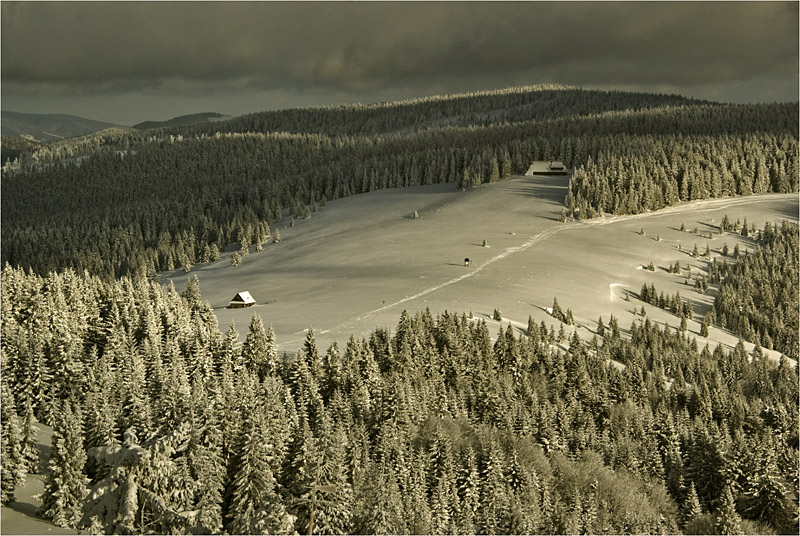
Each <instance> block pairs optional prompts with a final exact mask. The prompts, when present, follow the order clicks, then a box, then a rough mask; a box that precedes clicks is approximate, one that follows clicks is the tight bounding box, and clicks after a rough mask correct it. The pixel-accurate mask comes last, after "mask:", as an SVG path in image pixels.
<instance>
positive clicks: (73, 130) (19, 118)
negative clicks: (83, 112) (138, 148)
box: [2, 111, 119, 141]
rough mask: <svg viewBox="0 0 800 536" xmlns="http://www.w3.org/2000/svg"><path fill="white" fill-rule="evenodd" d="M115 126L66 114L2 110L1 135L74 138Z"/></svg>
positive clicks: (52, 138)
mask: <svg viewBox="0 0 800 536" xmlns="http://www.w3.org/2000/svg"><path fill="white" fill-rule="evenodd" d="M117 126H119V125H115V124H113V123H104V122H102V121H94V120H92V119H84V118H82V117H76V116H74V115H66V114H26V113H20V112H9V111H3V112H2V132H3V136H9V137H19V138H27V139H32V140H35V141H54V140H61V139H64V138H74V137H76V136H84V135H86V134H91V133H92V132H97V131H98V130H103V129H107V128H112V127H117Z"/></svg>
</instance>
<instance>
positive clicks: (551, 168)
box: [525, 160, 568, 177]
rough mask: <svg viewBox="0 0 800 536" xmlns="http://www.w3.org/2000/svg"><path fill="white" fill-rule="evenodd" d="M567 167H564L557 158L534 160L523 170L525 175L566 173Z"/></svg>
mask: <svg viewBox="0 0 800 536" xmlns="http://www.w3.org/2000/svg"><path fill="white" fill-rule="evenodd" d="M567 174H568V171H567V168H565V167H564V164H563V163H562V162H559V161H557V160H550V161H547V160H536V161H534V162H533V163H532V164H531V167H529V168H528V171H526V172H525V176H526V177H530V176H532V175H567Z"/></svg>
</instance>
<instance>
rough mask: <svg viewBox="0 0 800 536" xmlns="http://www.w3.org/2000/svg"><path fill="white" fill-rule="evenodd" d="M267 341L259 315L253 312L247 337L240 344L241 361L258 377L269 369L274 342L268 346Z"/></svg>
mask: <svg viewBox="0 0 800 536" xmlns="http://www.w3.org/2000/svg"><path fill="white" fill-rule="evenodd" d="M269 342H270V341H269V340H268V339H267V333H266V332H265V331H264V322H263V321H262V320H261V316H259V314H258V313H255V314H253V316H252V318H251V319H250V327H249V328H248V330H247V338H246V339H245V340H244V344H242V362H244V365H245V366H246V367H247V368H248V369H249V370H250V371H252V372H254V373H256V374H258V377H259V378H260V379H263V378H264V376H266V374H267V372H268V371H269V369H270V358H271V356H272V355H274V353H275V348H274V344H273V347H272V348H270V344H269ZM273 343H274V341H273Z"/></svg>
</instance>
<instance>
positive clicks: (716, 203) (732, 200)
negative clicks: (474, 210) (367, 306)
mask: <svg viewBox="0 0 800 536" xmlns="http://www.w3.org/2000/svg"><path fill="white" fill-rule="evenodd" d="M766 201H774V194H761V195H758V196H756V195H751V196H747V197H724V198H717V199H702V200H698V201H692V202H689V203H686V204H681V205H676V206H671V207H666V208H663V209H659V210H657V211H654V212H644V213H641V214H625V215H619V216H606V215H603V216H600V217H597V218H593V219H591V220H582V221H579V222H573V223H563V224H561V225H558V226H554V227H551V228H549V229H545V230H544V231H542V232H541V233H539V234H537V235H535V236H533V237H531V238H529V239H528V240H527V241H526V242H524V243H523V244H521V245H519V246H514V247H510V248H506V249H505V251H503V252H502V253H500V254H498V255H495V256H494V257H492V258H490V259H488V260H486V261H484V262H483V263H482V264H480V265H479V266H477V267H476V268H475V269H474V270H470V271H469V272H467V273H465V274H463V275H460V276H458V277H454V278H453V279H449V280H447V281H445V282H443V283H440V284H438V285H435V286H432V287H428V288H426V289H424V290H422V291H420V292H418V293H416V294H414V295H413V296H406V297H405V298H403V299H401V300H398V301H396V302H394V303H389V304H386V305H384V306H382V307H379V308H377V309H373V310H372V311H368V312H366V313H364V314H362V315H361V316H358V317H355V318H351V319H349V320H345V321H344V322H342V323H341V324H338V325H336V326H334V327H332V328H328V329H325V330H321V331H320V333H328V332H330V331H337V330H340V329H343V328H346V327H348V326H352V325H353V324H355V323H357V322H360V321H362V320H364V319H366V318H368V317H370V316H372V315H375V314H378V313H382V312H384V311H388V310H389V309H392V308H395V307H397V306H399V305H402V304H404V303H407V302H410V301H412V300H416V299H418V298H421V297H423V296H427V295H428V294H430V293H432V292H436V291H437V290H441V289H443V288H445V287H448V286H450V285H454V284H456V283H458V282H460V281H463V280H464V279H467V278H470V277H473V276H474V275H476V274H478V273H480V272H481V271H482V270H483V269H484V268H486V267H487V266H489V265H491V264H493V263H495V262H497V261H500V260H503V259H505V258H506V257H508V256H509V255H512V254H514V253H519V252H520V251H525V250H527V249H528V248H530V247H531V246H534V245H536V244H538V243H539V242H542V241H543V240H547V239H548V238H550V237H551V236H553V235H555V234H556V233H560V232H561V231H566V230H569V229H578V228H581V227H593V226H605V225H610V224H614V223H624V222H628V221H632V220H641V219H647V218H652V217H658V216H666V215H674V214H683V213H687V212H691V213H698V212H709V211H712V210H719V209H721V208H728V207H733V206H738V205H744V204H752V203H762V202H766ZM303 340H304V338H303V339H295V340H292V341H285V342H283V343H281V344H280V345H279V346H286V345H293V344H298V343H301V342H302V341H303Z"/></svg>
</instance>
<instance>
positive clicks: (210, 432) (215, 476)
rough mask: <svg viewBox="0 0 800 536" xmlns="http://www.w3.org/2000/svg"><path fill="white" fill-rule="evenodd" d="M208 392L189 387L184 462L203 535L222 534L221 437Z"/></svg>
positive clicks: (222, 480) (222, 472) (222, 477)
mask: <svg viewBox="0 0 800 536" xmlns="http://www.w3.org/2000/svg"><path fill="white" fill-rule="evenodd" d="M210 394H211V393H210V392H209V391H208V390H206V389H203V388H202V387H201V386H200V385H199V383H194V384H193V385H192V412H191V415H190V421H191V428H190V433H189V442H188V445H187V447H186V454H185V457H186V460H187V464H188V467H189V470H190V473H191V475H192V478H193V480H194V482H195V485H194V486H193V488H194V498H193V499H194V500H193V504H194V510H195V511H196V512H197V516H196V518H195V524H196V525H197V526H199V527H202V529H203V532H206V533H218V532H220V531H221V530H222V490H223V486H224V484H225V465H224V460H223V458H222V434H221V430H220V427H219V423H218V421H217V412H216V411H214V409H215V408H214V407H213V406H214V400H213V399H212V398H211V396H210Z"/></svg>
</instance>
